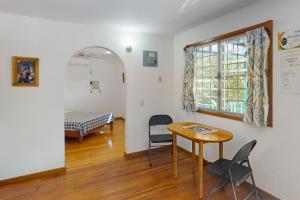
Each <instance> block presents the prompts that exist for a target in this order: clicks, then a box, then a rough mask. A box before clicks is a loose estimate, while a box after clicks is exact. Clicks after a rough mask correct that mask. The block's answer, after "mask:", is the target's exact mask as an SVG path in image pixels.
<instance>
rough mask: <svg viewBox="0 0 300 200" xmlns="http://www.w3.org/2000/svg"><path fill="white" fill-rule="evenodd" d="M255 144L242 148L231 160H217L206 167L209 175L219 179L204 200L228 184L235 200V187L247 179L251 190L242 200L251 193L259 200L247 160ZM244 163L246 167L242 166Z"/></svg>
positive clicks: (253, 142) (250, 143)
mask: <svg viewBox="0 0 300 200" xmlns="http://www.w3.org/2000/svg"><path fill="white" fill-rule="evenodd" d="M256 143H257V141H256V140H252V141H251V142H249V143H248V144H246V145H245V146H243V147H242V148H241V149H240V150H239V151H238V152H237V153H236V154H235V156H234V158H233V159H232V160H227V159H219V160H217V161H215V162H213V163H211V164H209V165H208V166H207V167H206V170H207V171H208V172H209V173H210V174H212V175H214V176H216V177H217V178H218V179H219V180H218V183H217V184H216V185H215V186H214V187H213V188H212V189H211V191H210V192H209V193H208V195H207V196H206V200H208V199H209V198H210V196H211V195H212V194H213V193H214V192H216V191H217V190H219V189H224V187H225V186H226V184H227V183H228V182H230V183H231V187H232V191H233V195H234V199H235V200H237V196H236V192H235V186H239V185H240V184H242V183H244V182H245V181H246V180H247V179H248V178H249V177H251V180H252V185H253V189H252V190H251V192H250V193H249V194H247V196H246V197H245V198H244V199H245V200H247V199H248V198H249V197H250V196H251V195H252V194H253V193H255V196H256V199H257V200H259V195H258V191H257V188H256V185H255V182H254V177H253V171H252V168H251V165H250V161H249V158H248V157H249V155H250V152H251V151H252V149H253V148H254V147H255V145H256ZM245 163H246V164H247V166H245V165H244V164H245Z"/></svg>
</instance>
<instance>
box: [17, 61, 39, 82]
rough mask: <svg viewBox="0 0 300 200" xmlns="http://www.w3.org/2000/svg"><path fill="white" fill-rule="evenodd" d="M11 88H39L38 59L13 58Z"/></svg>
mask: <svg viewBox="0 0 300 200" xmlns="http://www.w3.org/2000/svg"><path fill="white" fill-rule="evenodd" d="M12 64H13V66H12V67H13V69H12V70H13V73H12V74H13V77H12V81H13V82H12V84H13V86H27V87H37V86H39V59H38V58H28V57H17V56H14V57H13V61H12Z"/></svg>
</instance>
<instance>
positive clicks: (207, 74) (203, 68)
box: [196, 43, 220, 110]
mask: <svg viewBox="0 0 300 200" xmlns="http://www.w3.org/2000/svg"><path fill="white" fill-rule="evenodd" d="M198 49H200V48H198ZM201 50H202V54H201V55H202V56H197V58H196V59H197V60H196V63H199V64H197V65H196V73H197V76H196V83H197V89H196V103H197V106H198V107H200V108H204V109H209V110H218V109H219V95H218V94H219V80H218V73H219V56H220V53H219V44H218V43H215V44H209V45H206V46H202V49H201ZM199 60H200V61H199ZM200 63H201V64H200Z"/></svg>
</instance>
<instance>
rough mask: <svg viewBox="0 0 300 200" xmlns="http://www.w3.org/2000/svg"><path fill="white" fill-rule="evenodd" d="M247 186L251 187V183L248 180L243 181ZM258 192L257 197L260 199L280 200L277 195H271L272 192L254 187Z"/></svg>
mask: <svg viewBox="0 0 300 200" xmlns="http://www.w3.org/2000/svg"><path fill="white" fill-rule="evenodd" d="M245 184H247V185H248V186H249V187H252V185H251V184H250V183H248V182H245ZM256 188H257V190H258V193H259V197H260V199H261V200H281V199H279V198H278V197H275V196H273V195H272V194H270V193H268V192H266V191H264V190H263V189H260V188H259V187H256Z"/></svg>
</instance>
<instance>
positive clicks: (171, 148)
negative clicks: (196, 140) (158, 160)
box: [171, 141, 173, 155]
mask: <svg viewBox="0 0 300 200" xmlns="http://www.w3.org/2000/svg"><path fill="white" fill-rule="evenodd" d="M171 155H173V141H172V147H171Z"/></svg>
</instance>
